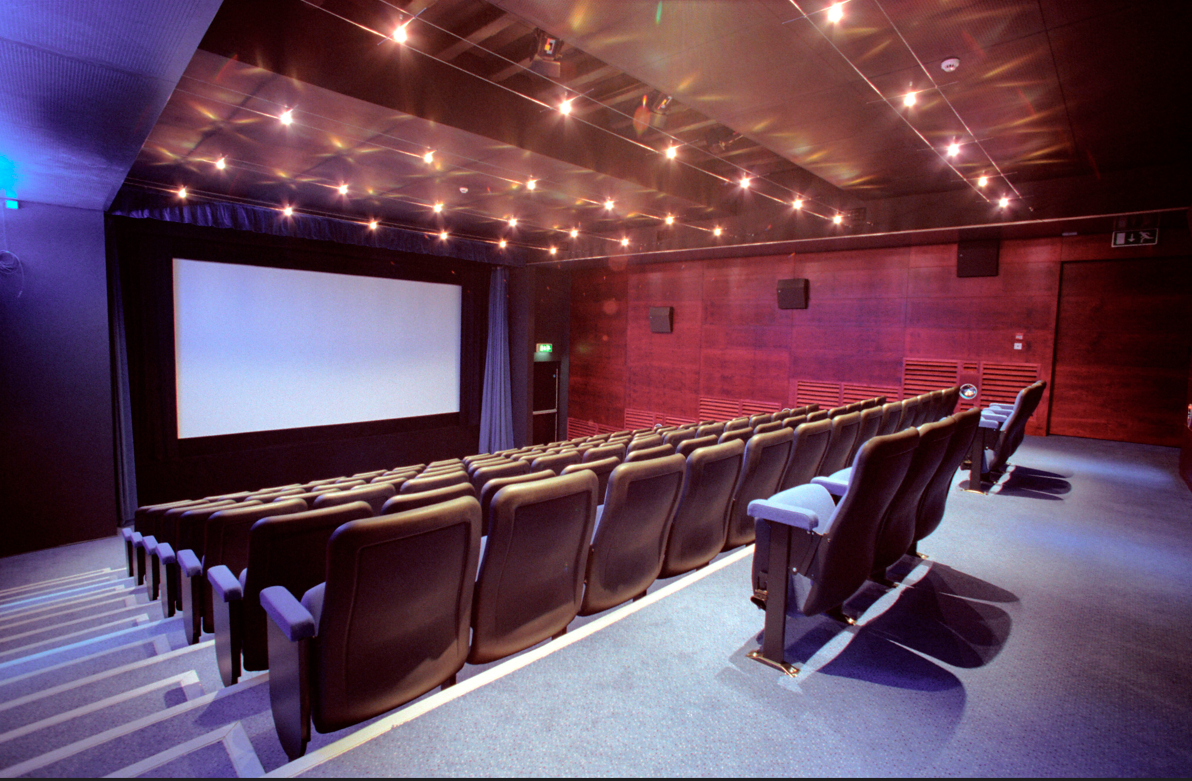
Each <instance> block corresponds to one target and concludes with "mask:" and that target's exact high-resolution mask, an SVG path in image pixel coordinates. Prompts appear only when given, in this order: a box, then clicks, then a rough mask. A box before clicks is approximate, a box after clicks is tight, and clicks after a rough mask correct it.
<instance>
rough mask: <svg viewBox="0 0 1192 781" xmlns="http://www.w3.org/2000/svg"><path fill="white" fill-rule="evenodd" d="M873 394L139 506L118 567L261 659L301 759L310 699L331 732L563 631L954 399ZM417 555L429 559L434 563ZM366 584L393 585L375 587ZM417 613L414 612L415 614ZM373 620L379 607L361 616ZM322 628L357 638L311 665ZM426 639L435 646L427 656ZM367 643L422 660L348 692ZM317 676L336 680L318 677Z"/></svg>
mask: <svg viewBox="0 0 1192 781" xmlns="http://www.w3.org/2000/svg"><path fill="white" fill-rule="evenodd" d="M949 399H950V400H949ZM883 401H884V400H881V399H874V400H871V401H869V402H864V403H859V404H858V405H856V406H857V407H858V409H856V410H854V411H850V410H849V408H848V407H842V408H838V409H834V410H828V411H820V410H818V409H817V408H814V407H811V408H803V409H799V410H782V411H780V412H778V413H773V414H769V415H760V416H754V417H753V418H740V419H736V420H733V421H725V422H719V423H714V422H704V423H700V424H692V425H690V426H684V427H660V428H656V429H653V430H644V431H637V432H629V431H626V432H617V433H615V434H605V435H598V436H595V437H587V438H583V439H577V440H572V441H569V442H559V443H552V445H551V446H546V447H529V448H521V449H517V450H510V451H505V452H502V453H497V454H483V455H478V456H471V457H468V458H464V459H451V460H447V461H442V462H436V463H432V464H429V465H415V466H410V467H403V468H399V469H394V470H387V471H376V472H369V473H363V474H358V475H354V476H352V477H345V478H336V479H332V480H321V481H314V482H311V483H305V484H293V485H287V486H279V487H276V488H272V489H265V490H262V491H258V492H254V493H250V492H241V493H237V494H228V495H223V496H213V497H207V498H206V499H202V500H198V501H194V502H175V503H171V504H167V505H157V506H152V507H145V508H141V509H140V510H138V513H137V519H136V525H135V528H134V530H130V531H129V532H128V533H127V535H126V543H127V545H126V549H127V551H128V553H129V567H130V573H132V571H133V570H134V568H135V570H136V574H137V576H138V578H139V579H140V580H146V579H147V580H148V583H149V588H150V591H151V593H152V595H153V596H154V598H156V597H157V594H158V593H159V586H160V593H161V598H162V600H163V609H164V610H166V612H167V614H173V612H174V611H175V610H177V609H181V610H182V611H183V613H184V616H185V626H186V627H187V634H188V636H189V639H190V640H191V642H197V640H198V638H199V634H200V631H201V630H202V629H206V630H207V631H214V632H215V634H216V643H215V645H216V648H217V655H218V657H219V665H220V671H221V675H222V677H223V679H224V682H225V683H226V684H229V685H230V684H231V683H234V682H235V681H236V680H237V678H238V676H239V674H240V669H241V666H242V665H243V667H244V668H245V669H250V670H257V669H264V668H266V667H268V668H269V669H271V686H274V685H276V687H277V689H278V693H277V694H276V696H274V698H273V699H274V709H275V717H276V718H277V719H278V729H279V735H280V736H281V737H282V740H283V743H284V744H285V746H286V750H287V751H288V752H290V754H291V756H297V755H298V754H300V753H302V751H303V750H304V746H305V740H306V737H305V736H308V735H309V719H308V718H307V716H306V715H305V711H303V707H306V706H302V705H301V704H302V703H303V702H306V703H307V705H308V706H309V707H310V708H313V710H310V716H312V717H313V719H314V723H315V726H316V727H317V728H318V729H320V730H321V731H326V730H329V729H338V728H340V727H342V726H346V725H347V724H351V723H356V722H357V721H359V720H360V719H364V718H370V717H371V716H372V715H376V714H377V713H381V712H384V711H385V710H389V709H391V708H393V707H397V706H398V705H400V704H402V703H403V702H406V701H408V700H409V699H410V698H412V697H416V696H418V695H419V694H421V693H423V692H425V691H428V690H429V689H430V688H433V687H434V686H438V685H444V684H448V683H450V682H451V680H452V679H453V676H454V675H455V673H456V672H457V671H458V670H459V669H460V666H462V664H463V663H464V662H465V661H467V662H471V663H485V662H488V661H493V660H495V659H499V658H502V657H503V656H507V655H509V654H511V653H515V652H517V651H519V650H522V649H524V648H527V647H529V646H530V645H533V644H535V643H537V642H540V641H542V640H545V639H547V638H549V637H552V636H555V635H557V634H559V633H561V632H563V631H565V630H566V627H567V625H568V624H569V623H570V621H571V620H572V619H573V618H574V617H575V616H576V615H578V614H585V615H586V614H592V613H597V612H601V611H603V610H606V609H608V608H611V607H613V606H615V605H617V604H620V603H622V602H625V601H627V600H629V599H633V598H636V597H639V596H641V595H642V594H644V593H645V591H646V589H647V588H648V587H649V585H650V584H651V583H652V582H653V581H654V580H655V579H656V578H658V577H660V576H661V577H668V576H673V575H678V574H681V573H683V572H686V571H690V570H691V569H695V568H697V567H701V566H704V565H706V564H707V563H708V562H709V561H711V560H712V559H713V558H714V557H715V556H716V555H717V554H718V553H719V552H720V551H721V550H724V549H726V548H731V547H735V546H738V545H742V544H746V543H748V542H752V541H753V537H754V530H755V524H754V521H753V519H752V518H751V517H750V516H749V514H748V513H747V509H748V507H749V505H750V502H752V501H753V500H755V499H759V498H764V497H768V496H771V495H772V494H774V493H775V492H776V491H777V490H778V489H779V487H780V486H782V485H784V484H786V483H787V482H791V481H800V482H806V480H807V479H810V478H811V477H814V476H815V475H817V474H819V473H821V472H822V471H824V470H825V469H828V468H829V467H831V466H832V462H830V461H825V457H826V456H828V455H829V454H830V453H831V454H833V455H832V457H833V459H838V458H839V457H840V454H841V453H843V454H845V457H846V458H847V456H848V454H851V453H852V452H855V451H856V450H858V449H859V448H860V447H861V444H862V443H861V441H860V440H859V436H860V435H861V434H862V432H869V433H867V434H866V436H869V435H870V434H874V435H875V434H876V433H877V432H878V430H879V429H881V428H883V427H885V426H893V427H900V426H902V425H903V424H905V425H912V424H913V423H914V422H915V421H917V420H919V419H920V417H921V416H922V417H925V416H929V415H935V414H936V412H942V410H943V408H944V407H945V406H948V407H949V408H950V406H951V405H954V404H955V397H954V396H952V397H948V396H947V394H946V393H945V392H938V394H937V395H933V396H931V397H922V398H917V399H911V400H908V401H906V402H894V403H892V404H882V402H883ZM929 401H930V403H928V402H929ZM862 418H864V425H862V424H861V419H862ZM792 470H793V474H792ZM428 508H429V509H428ZM473 516H475V521H476V524H477V528H476V535H473V534H472V531H471V525H472V519H473ZM436 519H437V520H436ZM465 527H466V528H465ZM450 529H453V531H451V530H450ZM341 532H342V534H341ZM387 534H392V535H395V536H394V537H393V539H392V540H390V539H389V538H388V537H385V535H387ZM378 535H379V536H378ZM473 536H475V538H476V542H477V547H476V550H475V551H473V550H472V543H471V542H470V541H471V540H472V538H473ZM341 538H342V540H343V541H342V542H335V540H340V539H341ZM482 539H483V540H484V542H483V543H481V542H480V540H482ZM361 540H364V541H365V542H360V541H361ZM385 540H388V541H385ZM465 542H466V543H467V545H466V546H465V547H460V546H464V543H465ZM357 543H359V544H360V545H361V546H363V547H362V548H360V549H359V550H357V551H356V553H355V554H352V555H348V554H346V553H344V554H343V555H342V556H341V555H340V554H337V553H336V551H337V550H339V549H338V548H337V547H336V546H337V545H340V546H349V547H350V546H352V545H357ZM419 546H423V547H425V550H426V552H427V554H426V558H424V559H420V558H419V557H418V554H417V553H416V552H415V551H416V549H418V548H419ZM435 546H438V547H435ZM432 549H433V550H439V551H440V553H442V555H443V556H445V557H446V559H445V561H446V563H444V560H440V559H437V558H434V557H433V556H431V554H430V551H431V550H432ZM345 550H346V548H345ZM353 550H356V549H355V548H353ZM383 550H392V551H395V552H394V553H393V554H392V556H393V558H385V557H386V556H388V555H389V554H384V555H382V554H380V553H378V554H377V555H378V556H381V558H379V559H376V560H375V561H374V560H373V559H372V558H370V557H371V556H372V553H367V554H365V553H361V551H371V552H378V551H383ZM443 551H446V552H445V553H444V552H443ZM473 553H474V554H475V555H473ZM436 555H438V554H436ZM409 557H413V559H417V561H419V562H424V563H425V562H430V561H432V559H433V560H434V561H438V562H439V564H438V565H436V566H435V567H434V570H435V572H437V573H439V574H438V575H436V576H433V577H432V576H431V575H430V574H428V573H427V572H425V571H424V569H423V567H424V564H423V563H420V564H417V566H415V565H414V564H412V563H410V561H412V560H413V559H411V560H410V561H408V560H407V558H409ZM370 561H372V562H373V563H372V564H369V562H370ZM350 562H354V563H352V564H351V567H348V563H350ZM378 562H381V563H378ZM374 565H375V566H374ZM426 566H429V565H426ZM461 566H462V567H463V569H462V570H461V569H460V567H461ZM344 567H348V569H343V568H344ZM352 567H354V568H355V569H352ZM362 567H363V568H364V569H363V570H361V569H360V568H362ZM348 570H351V571H350V572H349V571H348ZM163 573H164V575H163ZM235 573H239V575H238V576H237V574H235ZM410 573H422V574H418V575H417V576H414V575H413V574H410ZM450 573H454V574H450ZM448 575H450V577H448ZM390 576H392V577H396V578H397V579H398V582H393V583H390V582H389V580H386V578H389V577H390ZM440 576H441V577H440ZM445 577H446V578H447V581H444V580H443V578H445ZM344 578H346V579H347V580H343V579H344ZM376 578H381V579H382V580H385V582H386V583H388V585H375V586H374V585H373V580H374V579H376ZM335 583H341V585H338V586H334V585H333V584H335ZM320 584H323V585H320ZM374 587H375V588H376V589H378V590H377V591H376V592H375V596H374V597H368V596H367V594H369V593H373V592H371V591H370V589H373V588H374ZM345 589H346V590H345ZM267 594H268V595H272V596H267ZM382 594H385V595H388V596H384V597H382V596H380V595H382ZM401 594H407V596H404V597H400V598H399V596H398V595H401ZM299 596H301V597H302V601H301V602H299V599H298V597H299ZM345 600H346V601H345ZM337 605H350V608H344V609H348V610H349V614H350V615H351V616H355V618H348V619H344V621H346V623H344V622H343V621H341V620H340V619H339V618H336V616H340V615H341V614H340V613H339V612H338V611H339V609H340V608H337V607H334V606H337ZM409 605H420V607H419V609H418V611H417V613H418V614H417V615H412V614H410V613H409V608H408V606H409ZM432 606H437V607H432ZM439 610H441V611H443V612H441V613H439V612H436V611H439ZM303 611H305V612H303ZM267 612H269V613H270V614H271V615H273V617H274V621H273V622H272V623H270V622H269V621H267V620H266V613H267ZM369 616H389V617H388V618H383V619H382V618H378V619H376V621H377V622H379V623H371V622H373V618H369ZM341 618H342V616H341ZM449 619H450V620H449ZM461 621H462V622H463V624H462V626H463V629H460V626H461V624H460V622H461ZM337 622H338V623H337ZM360 622H364V623H360ZM444 622H446V623H444ZM448 625H450V626H451V627H453V629H452V631H453V632H455V634H454V635H452V637H453V638H454V639H451V640H450V641H449V642H448V636H447V634H442V633H440V634H439V635H436V636H435V638H434V639H431V640H428V639H426V637H423V638H422V639H419V638H418V637H415V636H414V635H411V634H409V633H410V632H414V633H415V634H416V633H417V632H421V631H423V630H426V631H430V629H431V628H432V627H434V628H437V629H436V630H435V631H439V630H442V632H446V629H445V627H447V626H448ZM377 627H383V628H382V629H378V628H377ZM469 630H470V635H469ZM279 632H280V633H281V635H284V636H285V637H286V638H287V639H286V640H285V641H284V642H283V641H282V640H281V639H280V638H279V637H277V634H278V633H279ZM340 632H345V633H346V634H337V633H340ZM271 633H272V634H271ZM331 637H340V638H341V639H342V638H348V637H350V638H352V639H351V641H350V642H348V641H347V640H344V643H347V646H351V648H349V649H348V650H345V647H341V646H342V644H341V645H337V646H336V648H337V649H338V650H337V651H336V652H335V654H330V652H319V653H316V654H314V655H313V656H312V657H310V658H307V656H306V654H307V653H308V651H307V650H301V649H309V648H311V647H321V644H322V643H323V642H324V641H323V640H320V639H319V638H331ZM270 638H272V639H270ZM374 641H375V643H374ZM327 642H331V641H330V640H327ZM336 642H339V641H336ZM295 643H296V644H297V645H294V644H295ZM376 643H379V644H380V645H379V646H377V645H376ZM356 646H359V648H357V647H356ZM286 648H290V649H291V650H292V651H293V649H299V650H297V651H293V653H291V651H286V650H284V649H286ZM370 648H371V649H372V650H369V649H370ZM385 648H388V649H389V650H384V649H385ZM418 649H421V650H418ZM429 649H436V650H435V651H434V654H431V656H427V655H426V654H429V653H430V650H429ZM444 649H448V650H451V649H453V650H451V653H448V651H447V650H444ZM295 653H296V654H297V656H294V654H295ZM336 654H339V656H336ZM369 654H379V655H380V656H379V657H378V658H385V659H386V660H389V659H390V658H391V657H400V658H401V659H403V660H405V659H409V660H415V661H411V666H410V667H409V669H406V668H403V667H402V665H400V664H399V665H396V666H394V668H393V669H394V671H395V672H394V675H395V676H396V677H393V676H381V677H380V678H377V679H376V680H375V681H373V680H370V681H359V682H357V683H351V681H353V680H355V679H354V678H352V676H351V675H350V674H349V673H346V672H344V670H345V669H347V670H349V671H350V669H352V668H353V667H354V666H358V668H359V669H366V670H367V669H375V665H369V664H367V661H368V659H369V658H370V657H369ZM443 654H447V656H443ZM432 656H433V659H432ZM275 657H276V658H275ZM332 657H334V658H335V659H339V660H340V661H334V660H333V658H332ZM340 657H342V658H340ZM311 659H315V660H318V661H311ZM419 659H420V660H421V661H417V660H419ZM340 662H342V663H343V664H345V665H347V667H345V668H337V669H338V670H339V672H336V673H328V672H326V670H325V669H324V668H322V667H319V669H324V672H317V671H316V669H315V668H316V667H317V666H319V665H324V664H340ZM432 662H433V663H432ZM278 664H280V665H282V670H281V671H279V670H278V668H277V667H276V665H278ZM326 669H330V668H326ZM401 670H405V672H401ZM444 670H449V671H450V672H449V673H444V672H443V671H444ZM399 673H400V674H399ZM328 675H329V676H331V677H332V678H335V680H336V681H338V683H336V684H335V685H334V686H332V685H331V684H330V683H327V682H326V681H325V680H324V678H325V677H326V676H328ZM321 676H322V677H321ZM336 676H338V677H336ZM328 680H330V679H328ZM273 682H276V684H274V683H273ZM295 687H297V688H295ZM303 687H307V689H303ZM310 687H314V688H313V689H311V688H310ZM319 687H323V688H319ZM328 687H330V688H328ZM336 687H339V688H338V689H337V688H336ZM345 687H346V688H345ZM359 687H364V689H360V690H359V691H358V690H357V689H358V688H359ZM365 690H367V691H365ZM300 691H306V692H307V694H302V695H300V696H299V695H295V696H297V697H298V699H297V700H295V699H293V697H291V696H290V694H286V692H290V693H291V694H293V693H294V692H300ZM370 692H371V693H370ZM344 697H347V701H345V700H344ZM287 703H288V704H287ZM296 703H297V704H296ZM312 703H313V704H312ZM336 703H339V704H336ZM345 703H346V704H345ZM295 708H298V710H297V711H295V710H294V709H295ZM362 714H367V715H362ZM294 725H298V726H294Z"/></svg>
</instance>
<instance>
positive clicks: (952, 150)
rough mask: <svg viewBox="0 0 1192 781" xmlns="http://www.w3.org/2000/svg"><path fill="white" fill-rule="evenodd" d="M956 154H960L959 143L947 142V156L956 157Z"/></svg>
mask: <svg viewBox="0 0 1192 781" xmlns="http://www.w3.org/2000/svg"><path fill="white" fill-rule="evenodd" d="M958 154H960V144H958V143H957V142H955V141H953V142H952V143H950V144H948V157H956V155H958Z"/></svg>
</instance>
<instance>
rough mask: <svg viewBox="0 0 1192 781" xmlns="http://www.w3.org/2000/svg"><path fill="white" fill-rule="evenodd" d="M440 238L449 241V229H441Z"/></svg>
mask: <svg viewBox="0 0 1192 781" xmlns="http://www.w3.org/2000/svg"><path fill="white" fill-rule="evenodd" d="M439 238H440V239H442V240H443V241H447V231H439Z"/></svg>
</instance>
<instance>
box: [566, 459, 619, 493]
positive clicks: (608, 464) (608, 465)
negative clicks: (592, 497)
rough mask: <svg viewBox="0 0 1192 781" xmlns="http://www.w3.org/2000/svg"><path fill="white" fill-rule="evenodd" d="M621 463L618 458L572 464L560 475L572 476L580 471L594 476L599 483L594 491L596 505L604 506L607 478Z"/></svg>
mask: <svg viewBox="0 0 1192 781" xmlns="http://www.w3.org/2000/svg"><path fill="white" fill-rule="evenodd" d="M620 463H621V460H620V459H619V458H615V457H612V456H610V457H608V458H602V459H600V460H599V461H585V462H584V463H582V464H572V465H571V466H569V467H567V468H566V469H564V470H563V472H562V474H565V475H572V474H575V473H576V472H578V471H580V470H587V471H589V472H591V473H592V474H594V475H596V479H597V480H599V481H600V485H599V487H598V489H597V491H596V503H597V504H604V500H605V494H606V492H607V490H608V476H609V475H610V474H612V471H613V470H614V469H616V468H617V466H618V465H619V464H620Z"/></svg>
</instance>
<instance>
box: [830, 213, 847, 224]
mask: <svg viewBox="0 0 1192 781" xmlns="http://www.w3.org/2000/svg"><path fill="white" fill-rule="evenodd" d="M832 222H833V223H835V224H836V225H840V224H841V223H842V222H844V215H843V214H837V215H836V216H835V217H833V218H832Z"/></svg>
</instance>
